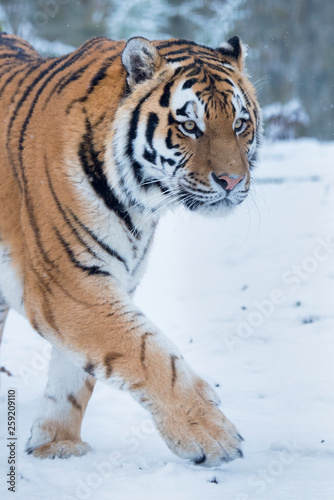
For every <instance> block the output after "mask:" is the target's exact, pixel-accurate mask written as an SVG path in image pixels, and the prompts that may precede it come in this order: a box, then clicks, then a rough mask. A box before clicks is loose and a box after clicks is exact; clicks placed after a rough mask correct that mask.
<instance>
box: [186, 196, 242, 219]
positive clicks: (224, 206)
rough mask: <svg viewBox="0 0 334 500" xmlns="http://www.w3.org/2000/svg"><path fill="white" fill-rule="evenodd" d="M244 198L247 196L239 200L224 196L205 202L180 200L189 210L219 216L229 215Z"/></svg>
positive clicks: (203, 214) (207, 215)
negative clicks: (220, 198) (212, 201)
mask: <svg viewBox="0 0 334 500" xmlns="http://www.w3.org/2000/svg"><path fill="white" fill-rule="evenodd" d="M246 198H247V196H245V197H244V198H243V199H239V200H237V199H235V200H233V199H229V198H224V199H222V200H219V201H218V202H215V203H205V202H203V201H199V200H197V201H196V200H194V201H193V202H190V203H189V202H184V201H182V205H183V206H185V207H186V208H187V209H188V210H189V211H191V212H193V213H196V214H199V215H202V216H204V217H212V218H219V217H226V216H228V215H230V214H231V213H232V212H233V211H234V210H235V209H236V208H237V207H238V206H239V205H240V204H241V203H242V202H243V201H244V200H245V199H246Z"/></svg>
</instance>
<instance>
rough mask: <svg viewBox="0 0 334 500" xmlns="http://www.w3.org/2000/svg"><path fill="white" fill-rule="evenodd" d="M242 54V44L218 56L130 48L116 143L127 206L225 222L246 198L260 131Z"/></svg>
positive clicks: (173, 47) (200, 50) (187, 46)
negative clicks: (180, 208) (178, 210)
mask: <svg viewBox="0 0 334 500" xmlns="http://www.w3.org/2000/svg"><path fill="white" fill-rule="evenodd" d="M243 50H244V49H243V46H242V45H241V43H240V41H239V39H238V37H233V38H232V39H231V40H229V42H228V43H227V44H225V45H224V46H222V47H221V48H219V49H217V50H212V49H208V48H205V47H201V46H198V45H195V44H191V42H185V41H181V40H180V41H175V43H173V42H169V43H165V44H164V43H163V42H161V43H160V45H158V50H157V48H155V47H154V46H153V45H152V44H151V43H150V42H148V41H147V40H144V39H142V38H139V39H138V38H134V39H131V40H130V41H129V42H128V44H127V46H126V47H125V49H124V51H123V55H122V62H123V65H124V67H125V68H126V71H127V82H128V95H127V96H126V97H125V99H124V101H123V103H122V104H121V106H120V108H119V110H118V113H117V115H116V119H115V129H114V135H113V151H114V160H115V163H116V169H115V172H114V175H113V184H114V185H115V181H116V185H117V186H118V188H117V189H118V190H119V192H120V193H119V194H121V195H122V196H123V199H125V200H126V202H127V203H128V204H130V205H136V206H141V207H142V208H144V209H146V210H147V211H152V212H156V211H158V210H159V209H160V210H163V208H166V207H168V206H174V205H175V204H180V203H181V204H183V205H184V206H186V207H187V208H188V209H190V210H192V211H197V212H201V213H203V214H206V215H221V214H224V213H226V212H229V211H230V210H231V209H232V208H233V207H235V206H237V205H238V204H240V203H241V202H242V201H243V200H244V199H245V198H246V197H247V194H248V192H249V188H250V170H251V168H252V166H253V165H254V162H255V159H256V151H257V148H258V145H259V138H260V129H261V123H260V110H259V106H258V104H257V101H256V96H255V91H254V89H253V87H252V86H251V84H250V83H249V81H248V80H247V78H246V76H245V75H244V74H243V72H242V63H243Z"/></svg>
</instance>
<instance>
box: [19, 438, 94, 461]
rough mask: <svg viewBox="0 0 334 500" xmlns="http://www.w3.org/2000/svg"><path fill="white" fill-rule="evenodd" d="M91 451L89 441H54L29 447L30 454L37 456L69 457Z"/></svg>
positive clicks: (27, 450) (79, 455)
mask: <svg viewBox="0 0 334 500" xmlns="http://www.w3.org/2000/svg"><path fill="white" fill-rule="evenodd" d="M90 451H91V447H90V446H89V444H88V443H84V442H83V441H70V440H64V441H57V442H56V441H52V442H51V443H46V444H43V445H42V446H39V447H38V448H29V447H27V449H26V452H27V453H28V455H33V456H34V457H36V458H51V459H53V458H56V457H58V458H69V457H73V456H74V457H81V456H82V455H86V453H88V452H90Z"/></svg>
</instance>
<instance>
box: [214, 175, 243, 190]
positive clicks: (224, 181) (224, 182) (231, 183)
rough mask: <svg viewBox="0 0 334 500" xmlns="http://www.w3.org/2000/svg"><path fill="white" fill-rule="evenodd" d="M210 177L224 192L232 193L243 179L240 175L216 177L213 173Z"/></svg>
mask: <svg viewBox="0 0 334 500" xmlns="http://www.w3.org/2000/svg"><path fill="white" fill-rule="evenodd" d="M212 177H213V179H214V180H215V181H216V182H217V184H219V185H220V186H222V187H223V188H224V189H225V191H232V189H234V188H235V186H236V185H237V184H239V182H241V181H242V179H243V178H244V176H242V175H220V176H219V177H218V176H217V175H216V174H215V173H214V172H212Z"/></svg>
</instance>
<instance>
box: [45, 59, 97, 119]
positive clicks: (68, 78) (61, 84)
mask: <svg viewBox="0 0 334 500" xmlns="http://www.w3.org/2000/svg"><path fill="white" fill-rule="evenodd" d="M90 64H91V63H88V64H85V65H84V66H82V67H81V68H79V69H78V70H76V71H74V72H71V73H70V74H69V75H65V76H63V77H62V78H60V79H59V81H58V82H57V83H56V85H55V86H54V87H53V89H52V90H51V92H50V93H49V95H48V97H47V99H46V100H45V103H44V105H43V110H44V109H45V108H46V105H47V104H48V102H49V101H50V99H51V97H52V96H53V95H54V94H55V93H56V92H57V94H60V93H61V92H62V90H63V89H64V88H66V87H67V85H69V84H70V83H72V82H75V81H76V80H78V79H79V78H80V77H81V76H82V74H83V73H84V71H85V70H86V69H87V68H88V67H89V66H90Z"/></svg>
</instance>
